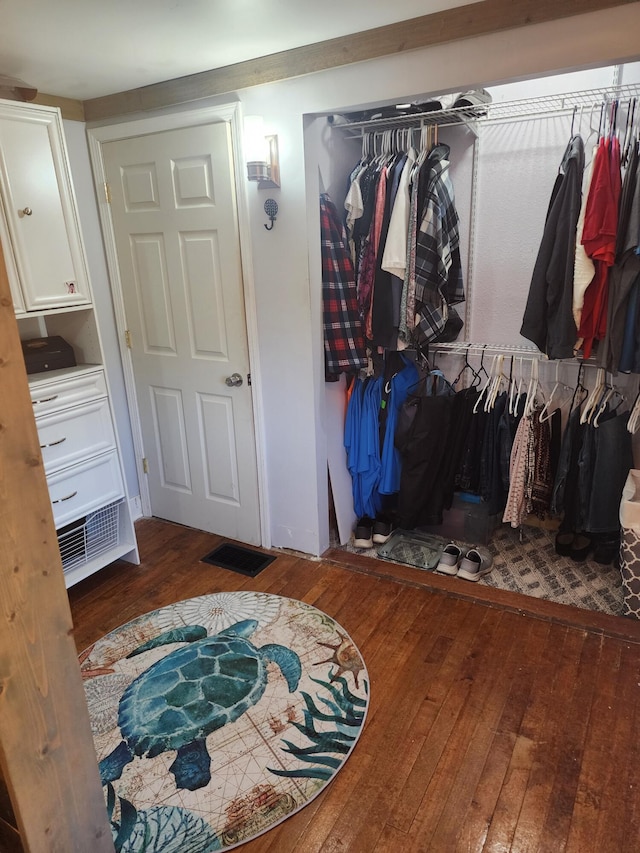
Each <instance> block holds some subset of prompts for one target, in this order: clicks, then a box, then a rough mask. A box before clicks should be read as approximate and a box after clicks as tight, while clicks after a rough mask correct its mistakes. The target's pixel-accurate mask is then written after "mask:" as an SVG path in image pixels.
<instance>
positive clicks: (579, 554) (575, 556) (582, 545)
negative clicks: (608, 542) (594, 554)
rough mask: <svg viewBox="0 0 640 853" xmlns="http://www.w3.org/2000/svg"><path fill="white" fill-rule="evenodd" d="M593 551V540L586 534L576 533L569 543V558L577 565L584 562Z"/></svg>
mask: <svg viewBox="0 0 640 853" xmlns="http://www.w3.org/2000/svg"><path fill="white" fill-rule="evenodd" d="M592 549H593V540H592V539H591V537H590V536H589V535H588V534H586V533H576V534H575V536H574V537H573V542H572V543H571V553H570V554H569V556H570V557H571V559H572V560H575V561H576V562H577V563H581V562H582V561H583V560H586V559H587V557H588V556H589V553H590V552H591V550H592Z"/></svg>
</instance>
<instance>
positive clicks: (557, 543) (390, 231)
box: [307, 63, 640, 615]
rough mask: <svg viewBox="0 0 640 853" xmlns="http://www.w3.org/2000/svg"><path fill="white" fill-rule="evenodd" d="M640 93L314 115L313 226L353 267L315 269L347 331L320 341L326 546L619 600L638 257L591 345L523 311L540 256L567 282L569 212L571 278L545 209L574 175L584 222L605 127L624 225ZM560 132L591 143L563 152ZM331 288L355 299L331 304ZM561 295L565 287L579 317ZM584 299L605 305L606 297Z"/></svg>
mask: <svg viewBox="0 0 640 853" xmlns="http://www.w3.org/2000/svg"><path fill="white" fill-rule="evenodd" d="M639 95H640V63H630V64H626V65H624V66H615V67H608V68H601V69H592V70H589V71H584V72H577V73H572V74H565V75H558V76H556V77H549V78H544V79H541V80H539V81H527V82H524V83H511V84H505V85H500V86H492V87H490V88H487V89H481V88H478V89H476V90H474V91H473V92H471V93H454V94H453V95H449V94H447V95H445V96H442V97H438V96H434V97H433V98H424V99H420V100H418V101H414V102H413V103H410V104H407V103H399V104H398V105H396V104H392V105H384V106H382V107H379V106H377V105H372V106H371V107H367V108H366V109H358V110H357V111H356V110H352V111H349V110H346V109H337V110H336V111H335V112H334V113H332V114H330V115H326V116H317V117H315V121H313V122H310V123H309V124H308V126H307V131H308V135H307V143H308V144H307V152H308V154H310V153H311V152H313V155H314V156H316V155H317V160H318V167H319V183H320V193H321V205H320V206H321V229H326V228H329V229H335V230H333V231H331V234H330V236H328V235H329V231H325V230H323V232H322V243H323V252H325V254H324V255H323V265H326V260H327V254H326V247H327V246H330V247H331V248H330V251H331V252H333V253H334V254H333V261H334V269H335V268H336V264H337V268H340V269H342V270H344V269H345V268H348V267H349V262H350V263H351V271H352V278H353V289H352V290H349V293H348V294H347V293H346V291H345V292H342V291H340V290H339V288H340V287H342V286H343V285H344V280H346V279H349V276H348V275H347V276H343V278H342V280H340V277H339V276H338V277H337V278H332V277H331V275H329V276H327V275H326V269H325V274H324V276H323V284H322V290H323V297H324V300H325V301H324V303H323V308H324V319H325V329H326V328H329V327H330V326H331V323H332V322H333V324H334V325H333V329H334V333H335V329H336V324H340V323H342V324H343V325H342V332H338V333H335V337H334V339H333V340H332V339H331V337H330V336H329V340H327V339H326V338H325V355H326V361H325V366H326V368H327V369H326V378H327V379H328V380H331V381H327V382H326V384H325V406H324V416H325V425H326V431H327V435H328V468H329V478H330V495H331V510H330V511H328V515H329V517H330V538H331V545H332V549H333V551H332V553H333V552H335V551H336V550H340V551H341V552H342V553H344V554H347V555H348V554H354V555H355V554H359V555H361V556H365V557H368V558H371V559H376V560H384V561H385V563H386V564H387V565H388V566H391V565H392V564H394V563H400V564H403V565H405V566H411V567H414V568H415V569H417V570H420V571H426V572H431V573H433V576H436V575H437V574H439V575H440V576H447V575H448V576H449V577H450V578H451V579H452V582H455V583H458V584H463V585H466V586H465V594H466V593H467V592H468V591H469V589H472V588H474V587H473V585H472V584H471V583H470V581H473V582H477V583H478V584H479V585H487V586H490V587H494V588H497V589H504V590H509V591H512V592H519V593H523V594H525V595H530V596H534V597H536V598H542V599H548V600H551V601H555V602H560V603H564V604H569V605H573V606H577V607H580V608H583V609H587V610H593V611H596V612H602V613H607V614H612V615H625V601H624V589H623V584H622V580H621V570H620V559H619V548H620V527H619V522H618V514H619V505H620V500H621V494H622V488H623V486H624V482H625V480H626V477H627V474H628V472H629V470H631V469H634V468H635V467H636V466H637V465H638V460H639V459H640V456H639V455H638V448H637V441H636V430H637V427H636V426H635V425H636V421H637V420H638V416H637V415H635V414H634V413H635V410H636V409H638V399H639V390H640V389H639V378H638V377H639V375H640V360H639V361H638V364H636V363H635V361H634V358H635V357H634V356H633V355H631V356H629V358H630V359H631V360H630V363H629V359H628V361H627V363H621V361H620V357H621V352H620V350H621V348H622V342H623V340H624V328H625V326H627V327H628V328H629V329H630V330H631V331H632V332H634V331H635V328H636V327H640V324H638V323H637V322H636V314H637V308H636V304H637V301H638V300H639V299H640V293H639V294H638V295H636V291H635V289H634V288H635V287H636V284H635V276H632V274H631V272H630V270H632V269H635V266H634V265H635V264H636V263H637V264H638V270H637V273H638V274H639V275H638V284H637V287H640V253H638V254H636V255H635V257H637V258H638V261H636V260H635V259H633V260H631V261H629V263H630V266H629V269H628V271H627V274H626V278H629V277H631V278H632V279H633V281H632V282H630V283H629V285H628V286H627V285H625V286H626V287H627V292H626V294H625V298H624V299H621V298H619V297H618V296H615V300H617V301H616V303H615V310H613V309H609V310H610V311H613V314H614V315H615V317H614V318H613V319H612V320H611V321H610V324H609V328H610V329H613V328H614V326H615V328H616V329H618V331H617V332H616V335H617V337H616V338H615V340H614V341H613V343H612V339H609V338H608V337H607V335H606V323H605V322H604V320H603V321H602V322H601V325H600V327H599V328H596V333H595V335H592V339H591V340H590V341H589V346H586V345H585V343H584V341H583V340H581V339H580V337H579V336H578V335H577V334H576V335H574V336H573V337H572V333H571V329H569V334H568V338H567V340H565V339H564V338H562V336H561V337H560V338H559V339H556V338H554V335H553V333H550V334H547V332H548V329H549V328H552V329H553V328H555V326H554V324H556V322H557V317H556V315H555V314H553V311H554V310H556V309H555V308H554V307H553V306H554V305H555V301H554V300H556V297H555V296H554V294H553V293H551V294H549V293H547V294H546V296H548V299H549V304H550V305H551V306H552V308H551V309H549V307H548V306H547V307H546V308H545V311H544V312H543V327H544V329H545V330H546V331H545V334H547V337H545V338H544V339H540V338H539V336H537V335H534V334H533V333H532V332H531V329H530V327H529V325H528V324H527V322H526V312H528V311H530V310H531V306H534V308H536V306H537V307H539V302H540V300H541V299H542V298H543V295H541V294H540V293H538V292H536V289H535V285H534V284H532V282H533V281H534V279H535V277H536V274H538V275H539V274H540V266H541V264H543V263H547V268H545V269H544V270H543V277H544V274H545V273H546V272H547V271H548V269H549V268H550V266H551V264H552V261H550V260H549V257H552V260H553V261H556V262H560V261H563V262H564V263H565V266H566V267H567V275H569V272H570V276H571V279H572V280H573V278H574V265H575V263H574V256H575V251H576V246H578V249H580V247H581V246H583V245H584V244H583V242H582V238H581V235H580V236H578V237H576V234H577V233H578V231H577V221H574V222H573V229H574V237H573V244H574V245H573V249H572V251H573V255H571V270H570V271H568V270H569V267H568V265H569V260H568V258H569V254H568V250H567V249H566V247H565V248H564V250H563V251H564V255H563V254H562V251H561V249H560V242H561V238H562V228H561V227H560V226H558V228H557V231H556V232H554V233H553V234H552V235H550V234H549V233H548V229H549V218H550V216H551V213H550V211H551V209H552V207H553V204H554V201H555V199H556V197H557V194H558V193H560V192H563V186H562V184H563V180H564V179H565V176H566V175H567V174H568V173H569V172H571V170H572V169H573V170H574V171H575V175H574V178H575V181H576V185H577V196H578V199H579V203H578V210H577V211H575V213H574V214H572V215H574V216H575V219H576V220H577V218H578V214H579V212H580V207H581V206H582V201H583V199H584V200H585V205H586V200H587V199H588V197H589V165H590V163H591V159H592V157H594V156H595V155H594V151H597V150H598V148H599V146H600V145H601V144H603V145H604V144H605V143H604V142H603V140H605V141H606V145H607V146H608V145H609V144H611V146H612V147H613V146H614V145H615V147H616V149H617V150H618V151H619V154H618V157H619V159H618V161H616V162H617V170H618V172H617V176H614V178H613V181H614V185H615V184H616V182H617V186H618V190H617V192H618V195H617V198H616V204H615V207H616V215H617V211H618V208H620V207H621V205H622V204H623V202H622V201H620V200H619V199H621V198H622V194H623V187H625V186H626V187H627V190H626V196H625V198H626V202H625V204H626V205H627V213H626V214H625V216H626V217H627V218H626V220H625V222H626V223H627V224H626V225H625V227H626V228H627V233H628V232H629V229H631V230H633V229H634V228H636V225H635V223H636V220H635V216H636V215H638V217H640V195H639V196H636V193H635V175H636V174H637V170H636V164H637V157H638V144H639V139H640V121H639V120H640V109H637V108H636V103H637V98H638V96H639ZM613 140H615V143H614V142H613ZM610 141H611V142H610ZM572 145H573V148H575V149H576V150H578V149H579V150H580V151H582V152H584V153H583V159H582V160H579V161H576V163H575V164H574V165H572V166H569V165H568V164H569V154H568V153H567V152H573V148H571V146H572ZM607 162H609V161H607ZM425 164H427V165H426V166H425ZM632 172H633V180H632ZM614 173H615V167H614V165H612V166H611V174H614ZM381 182H384V187H383V188H382V186H383V185H382V183H381ZM574 189H575V187H574ZM397 202H399V205H400V208H401V213H397V212H396V203H397ZM323 205H324V207H323ZM629 217H632V219H631V221H632V223H633V224H632V225H631V226H629V225H628V222H629ZM621 221H622V220H621V219H620V218H617V219H616V225H617V224H618V222H621ZM638 221H640V218H639V220H638ZM398 223H401V224H402V228H400V227H399V225H398ZM621 228H622V226H621ZM565 230H566V228H565ZM569 230H570V229H569ZM636 230H638V234H637V235H636V237H637V239H636V242H635V248H637V247H638V243H639V242H640V229H636ZM400 233H402V234H403V235H404V236H403V239H399V237H398V235H399V234H400ZM336 234H343V235H344V242H343V244H342V246H341V247H338V245H337V244H336V243H335V242H333V241H334V239H335V240H336V241H337V242H338V243H339V242H340V241H339V240H338V238H337V237H336ZM390 235H391V236H390ZM552 238H553V239H555V241H556V243H555V244H553V245H554V246H555V252H556V254H555V255H554V254H553V252H551V253H549V252H547V255H549V257H547V256H546V255H545V248H544V246H545V240H546V241H547V242H549V241H551V242H553V240H552ZM564 239H565V241H566V240H567V237H566V235H565V236H564ZM622 239H623V238H622V236H620V235H619V234H618V233H617V232H616V233H615V234H614V237H613V243H614V256H615V257H613V258H612V263H611V264H609V266H610V267H611V268H612V269H614V270H615V268H616V264H618V266H619V265H620V263H621V259H622V255H623V254H624V250H621V249H620V246H618V250H617V251H616V250H615V243H616V240H618V242H620V241H621V240H622ZM569 243H571V239H570V238H569ZM340 251H342V252H344V257H340V255H339V252H340ZM634 252H635V249H634ZM336 253H337V254H336ZM625 257H627V258H628V257H630V255H629V254H628V253H627V255H626V256H625ZM416 258H417V259H416ZM545 258H546V260H545ZM425 270H427V273H428V274H427V273H425ZM607 272H609V270H607ZM552 274H553V270H551V272H548V277H551V276H552ZM615 275H620V273H619V272H616V273H615ZM626 278H625V281H626ZM434 280H435V281H436V282H437V286H434V285H433V281H434ZM572 283H573V281H572ZM587 284H590V281H589V282H587ZM631 284H633V285H634V286H633V287H631ZM613 292H614V289H613V287H612V293H613ZM615 292H616V293H617V291H615ZM572 293H573V291H570V294H572ZM337 294H339V295H340V297H345V299H346V298H347V296H349V298H351V299H352V301H351V302H349V301H348V300H347V301H345V302H344V303H342V315H341V316H340V317H335V316H334V317H331V316H330V313H329V314H328V313H327V311H328V310H329V312H330V310H331V304H330V302H331V299H332V298H336V297H337ZM565 296H566V295H565ZM583 297H584V293H583ZM603 299H604V297H603ZM615 300H614V298H613V297H612V302H613V301H615ZM556 301H557V300H556ZM601 302H602V299H601ZM586 304H587V305H588V304H589V303H588V302H587V303H586ZM603 304H604V307H603ZM584 306H585V302H584V298H583V302H582V304H581V305H580V306H579V308H580V309H581V310H584V311H585V312H586V311H592V310H595V309H592V308H585V307H584ZM334 307H335V302H334ZM549 310H551V314H550V313H549ZM575 310H576V305H575V304H573V302H572V301H570V303H569V311H570V312H571V314H572V315H573V316H574V322H576V326H575V330H576V331H578V330H580V331H582V327H581V326H580V319H579V317H580V315H579V314H578V315H577V316H578V320H576V319H575V317H576V315H575V313H574V312H575ZM598 310H599V311H600V315H599V316H600V317H601V318H602V317H604V318H606V314H607V310H608V309H607V302H606V300H605V301H604V302H603V303H602V304H599V308H598ZM634 312H635V313H634ZM592 325H593V324H592ZM596 326H597V324H596ZM345 329H347V333H346V335H345V334H343V333H344V331H345ZM620 329H622V332H620ZM341 334H342V337H340V335H341ZM358 336H361V337H358ZM628 340H629V341H630V342H631V343H629V344H628V346H627V352H628V351H629V347H631V351H632V352H635V335H634V334H631V337H630V338H629V339H628ZM567 347H569V348H568V349H567ZM639 351H640V349H639ZM341 365H342V366H341ZM576 421H577V427H576ZM570 428H571V429H573V430H574V432H573V433H572V436H573V446H571V442H570V437H569V430H570ZM576 430H577V432H576ZM578 433H579V446H578V440H577V438H576V435H577V434H578ZM610 436H611V437H610ZM605 447H606V448H611V449H610V450H609V449H607V450H604V449H603V448H605ZM607 454H609V455H607ZM612 460H613V461H612ZM605 472H606V473H605ZM456 549H457V550H456ZM468 551H470V552H471V553H468V554H467V552H468ZM465 560H466V562H465ZM476 588H477V587H476Z"/></svg>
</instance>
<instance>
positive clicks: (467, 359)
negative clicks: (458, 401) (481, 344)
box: [453, 348, 480, 388]
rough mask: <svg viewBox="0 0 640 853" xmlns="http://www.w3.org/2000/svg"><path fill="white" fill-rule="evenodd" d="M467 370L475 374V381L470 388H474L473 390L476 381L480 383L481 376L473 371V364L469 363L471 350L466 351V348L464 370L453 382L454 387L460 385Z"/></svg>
mask: <svg viewBox="0 0 640 853" xmlns="http://www.w3.org/2000/svg"><path fill="white" fill-rule="evenodd" d="M465 370H470V371H471V372H472V373H473V381H472V382H471V386H470V387H472V388H473V386H474V383H475V381H476V380H478V381H480V376H479V374H478V373H477V372H476V371H475V370H474V369H473V367H472V365H471V363H470V361H469V350H468V349H466V348H465V351H464V364H463V365H462V369H461V370H460V373H458V375H457V376H456V378H455V379H454V380H453V385H454V386H455V385H457V384H458V382H459V381H460V379H461V377H462V374H463V373H464V372H465Z"/></svg>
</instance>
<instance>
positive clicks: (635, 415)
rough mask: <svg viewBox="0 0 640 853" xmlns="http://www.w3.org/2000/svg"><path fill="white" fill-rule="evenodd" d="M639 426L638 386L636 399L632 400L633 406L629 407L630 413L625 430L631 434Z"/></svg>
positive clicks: (639, 391)
mask: <svg viewBox="0 0 640 853" xmlns="http://www.w3.org/2000/svg"><path fill="white" fill-rule="evenodd" d="M639 428H640V388H639V389H638V393H637V394H636V399H635V400H634V401H633V406H632V407H631V414H630V415H629V420H628V421H627V430H628V432H630V433H631V434H632V435H635V433H636V432H637V431H638V429H639Z"/></svg>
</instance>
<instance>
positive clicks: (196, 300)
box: [102, 122, 260, 544]
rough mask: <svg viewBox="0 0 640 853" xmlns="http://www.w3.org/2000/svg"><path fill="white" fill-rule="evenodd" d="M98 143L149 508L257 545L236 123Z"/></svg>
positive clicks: (254, 458)
mask: <svg viewBox="0 0 640 853" xmlns="http://www.w3.org/2000/svg"><path fill="white" fill-rule="evenodd" d="M102 152H103V161H104V169H105V174H106V178H107V181H108V183H109V188H110V191H111V217H112V226H113V232H114V237H115V244H116V251H117V257H118V266H119V270H120V278H121V283H122V290H123V299H124V307H125V313H126V319H127V328H128V330H129V332H130V338H131V352H132V362H133V372H134V376H135V389H136V397H137V402H138V407H139V414H140V421H141V430H142V438H143V442H144V448H145V456H146V459H147V464H148V479H149V493H150V498H151V511H152V513H153V515H155V516H158V517H159V518H165V519H169V520H171V521H176V522H179V523H181V524H185V525H188V526H190V527H195V528H198V529H201V530H207V531H209V532H212V533H218V534H220V535H223V536H227V537H230V538H233V539H237V540H239V541H241V542H247V543H251V544H259V542H260V524H259V503H258V486H257V467H256V448H255V436H254V430H253V414H252V404H251V390H250V387H249V381H248V373H249V356H248V346H247V332H246V324H245V315H244V301H243V290H242V268H241V260H240V243H239V234H238V217H237V209H236V199H235V188H234V173H233V157H232V145H231V130H230V126H229V124H228V123H227V122H218V123H212V124H207V125H203V126H195V127H186V128H180V129H177V130H165V131H163V132H159V133H149V134H147V135H144V136H136V137H132V138H129V139H120V140H117V141H112V142H106V143H104V144H103V146H102ZM232 377H233V380H234V381H237V382H238V384H237V385H229V384H228V382H227V380H229V382H230V381H232V379H231V378H232ZM240 383H241V384H240Z"/></svg>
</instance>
